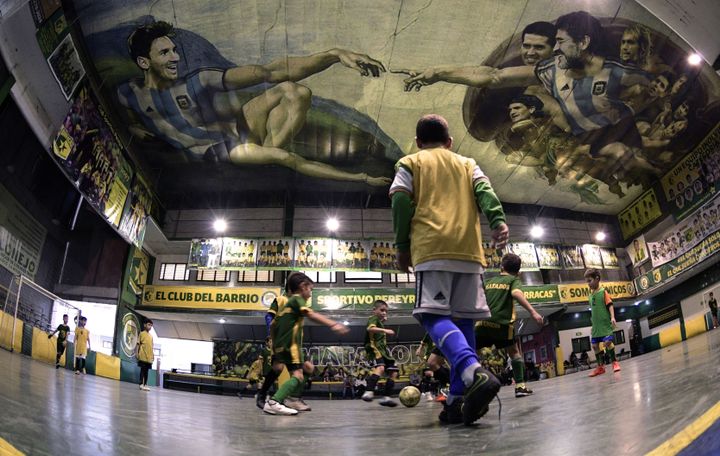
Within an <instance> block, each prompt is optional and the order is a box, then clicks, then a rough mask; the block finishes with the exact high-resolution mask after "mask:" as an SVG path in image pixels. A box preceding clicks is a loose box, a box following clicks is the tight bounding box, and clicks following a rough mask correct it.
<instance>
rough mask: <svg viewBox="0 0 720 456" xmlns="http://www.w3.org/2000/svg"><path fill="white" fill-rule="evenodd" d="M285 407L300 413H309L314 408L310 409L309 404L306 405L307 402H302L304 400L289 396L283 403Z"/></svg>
mask: <svg viewBox="0 0 720 456" xmlns="http://www.w3.org/2000/svg"><path fill="white" fill-rule="evenodd" d="M283 405H284V406H285V407H289V408H291V409H295V410H297V411H298V412H309V411H310V410H312V408H310V406H309V405H307V404H306V403H305V401H304V400H302V399H301V398H299V397H292V396H288V397H287V398H285V400H284V401H283Z"/></svg>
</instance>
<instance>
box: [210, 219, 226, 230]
mask: <svg viewBox="0 0 720 456" xmlns="http://www.w3.org/2000/svg"><path fill="white" fill-rule="evenodd" d="M213 229H214V230H215V232H216V233H224V232H225V230H226V229H227V222H226V221H225V219H215V221H214V222H213Z"/></svg>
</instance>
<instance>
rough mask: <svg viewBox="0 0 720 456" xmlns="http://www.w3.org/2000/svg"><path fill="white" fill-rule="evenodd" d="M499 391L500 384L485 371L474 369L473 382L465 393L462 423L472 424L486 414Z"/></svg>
mask: <svg viewBox="0 0 720 456" xmlns="http://www.w3.org/2000/svg"><path fill="white" fill-rule="evenodd" d="M498 391H500V382H499V381H498V380H497V377H495V376H494V375H493V374H491V373H490V372H489V371H487V370H486V369H483V368H482V367H478V368H477V369H475V381H474V382H473V383H472V385H470V387H469V388H468V389H467V391H466V392H465V396H464V398H463V399H464V401H463V402H464V403H463V407H462V414H463V423H465V425H466V426H469V425H471V424H473V423H474V422H475V421H477V420H478V419H480V418H481V417H482V416H483V415H484V414H486V413H487V412H488V405H489V404H490V402H491V401H492V400H493V399H494V398H495V396H497V393H498Z"/></svg>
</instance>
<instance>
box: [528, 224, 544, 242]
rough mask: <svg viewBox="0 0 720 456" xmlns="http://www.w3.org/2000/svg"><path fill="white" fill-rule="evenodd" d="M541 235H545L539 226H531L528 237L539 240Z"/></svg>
mask: <svg viewBox="0 0 720 456" xmlns="http://www.w3.org/2000/svg"><path fill="white" fill-rule="evenodd" d="M543 234H545V230H544V229H543V227H541V226H540V225H533V227H532V228H530V236H532V237H533V238H535V239H538V238H541V237H542V236H543Z"/></svg>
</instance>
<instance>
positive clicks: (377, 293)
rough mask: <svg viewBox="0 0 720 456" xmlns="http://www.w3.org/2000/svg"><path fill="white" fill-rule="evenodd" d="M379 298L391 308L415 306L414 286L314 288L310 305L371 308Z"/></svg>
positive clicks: (408, 308) (318, 306) (404, 308)
mask: <svg viewBox="0 0 720 456" xmlns="http://www.w3.org/2000/svg"><path fill="white" fill-rule="evenodd" d="M378 299H381V300H383V301H385V302H387V303H388V307H389V308H390V309H391V310H398V309H403V310H410V309H412V308H413V307H415V288H315V289H314V290H313V297H312V307H313V309H315V310H340V309H343V310H372V307H373V303H374V302H375V301H376V300H378Z"/></svg>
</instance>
